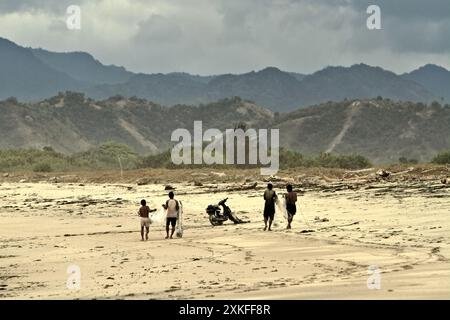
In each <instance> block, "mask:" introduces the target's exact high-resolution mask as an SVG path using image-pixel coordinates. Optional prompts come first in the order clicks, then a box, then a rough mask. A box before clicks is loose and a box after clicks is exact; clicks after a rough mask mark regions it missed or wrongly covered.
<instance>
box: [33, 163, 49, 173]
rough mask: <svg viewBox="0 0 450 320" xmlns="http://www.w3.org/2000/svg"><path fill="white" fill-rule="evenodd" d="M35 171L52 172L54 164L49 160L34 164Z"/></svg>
mask: <svg viewBox="0 0 450 320" xmlns="http://www.w3.org/2000/svg"><path fill="white" fill-rule="evenodd" d="M33 171H34V172H52V171H53V169H52V166H51V165H50V164H49V163H48V162H40V163H37V164H35V165H34V166H33Z"/></svg>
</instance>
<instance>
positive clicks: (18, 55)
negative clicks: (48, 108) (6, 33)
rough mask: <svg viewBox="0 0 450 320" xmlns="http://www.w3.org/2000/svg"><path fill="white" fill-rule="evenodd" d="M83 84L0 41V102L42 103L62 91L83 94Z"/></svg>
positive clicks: (7, 41) (12, 45) (25, 50)
mask: <svg viewBox="0 0 450 320" xmlns="http://www.w3.org/2000/svg"><path fill="white" fill-rule="evenodd" d="M84 89H85V84H84V83H83V82H80V81H77V80H76V79H74V78H72V77H70V76H69V75H67V74H66V73H64V72H60V71H57V70H55V69H53V68H51V67H49V66H48V65H46V64H45V63H43V62H42V61H41V60H40V59H38V58H36V57H35V56H34V55H33V53H32V52H31V51H30V50H28V49H25V48H23V47H20V46H18V45H16V44H15V43H13V42H11V41H9V40H6V39H3V38H0V99H5V98H8V97H17V98H19V99H22V100H32V99H44V98H46V97H49V96H52V95H55V94H57V93H58V92H59V91H64V90H84Z"/></svg>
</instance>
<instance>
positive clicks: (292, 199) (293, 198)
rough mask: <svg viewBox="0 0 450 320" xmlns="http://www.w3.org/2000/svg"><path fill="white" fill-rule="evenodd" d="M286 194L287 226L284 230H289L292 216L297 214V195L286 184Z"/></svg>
mask: <svg viewBox="0 0 450 320" xmlns="http://www.w3.org/2000/svg"><path fill="white" fill-rule="evenodd" d="M286 190H287V193H286V195H285V199H286V211H287V214H288V225H287V227H286V229H291V223H292V220H293V219H294V215H295V213H296V212H297V206H296V202H297V193H296V192H294V191H293V190H292V185H290V184H288V185H287V186H286Z"/></svg>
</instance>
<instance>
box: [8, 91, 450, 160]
mask: <svg viewBox="0 0 450 320" xmlns="http://www.w3.org/2000/svg"><path fill="white" fill-rule="evenodd" d="M0 112H1V116H0V135H1V137H2V139H0V149H5V148H42V147H44V146H52V147H53V148H54V149H55V150H57V151H61V152H64V153H74V152H78V151H84V150H88V149H90V148H92V147H95V146H98V145H99V144H102V143H105V142H109V141H116V142H119V143H124V144H127V145H128V146H130V147H131V148H133V149H134V150H136V151H138V152H140V153H142V154H149V153H158V152H163V151H166V150H168V149H169V148H170V146H171V145H173V143H172V142H171V141H170V137H171V133H172V131H173V130H175V129H177V128H186V129H188V130H190V131H191V132H192V130H193V124H194V121H195V120H201V121H203V127H204V130H206V129H207V128H218V129H220V130H224V129H228V128H235V127H237V126H242V125H243V124H245V126H246V127H253V128H279V129H280V143H281V145H282V146H283V147H285V148H288V149H292V150H296V151H299V152H301V153H303V154H317V153H319V152H332V153H338V154H339V153H340V154H352V153H357V154H361V155H364V156H366V157H368V158H370V159H371V160H372V161H373V162H375V163H386V162H391V163H393V162H397V161H398V159H399V158H400V157H406V158H408V159H415V160H418V161H429V160H430V159H431V158H432V157H433V156H434V155H436V154H437V153H438V152H440V151H442V150H445V149H448V148H450V107H443V106H441V105H440V104H438V103H434V104H431V105H425V104H423V103H413V102H395V101H393V100H390V99H389V100H388V99H380V98H378V99H364V100H349V101H343V102H329V103H324V104H321V105H316V106H311V107H307V108H301V109H298V110H296V111H292V112H287V113H275V112H272V111H270V110H268V109H266V108H262V107H260V106H258V105H256V104H254V103H252V102H248V101H245V100H242V99H240V98H233V99H224V100H221V101H218V102H215V103H211V104H207V105H204V106H200V107H194V106H185V105H178V106H174V107H162V106H160V105H157V104H155V103H153V102H149V101H147V100H144V99H138V98H131V99H127V98H123V97H112V98H109V99H106V100H101V101H97V100H93V99H90V98H86V97H84V95H83V94H80V93H70V92H68V93H65V94H60V95H58V96H55V97H52V98H49V99H46V100H43V101H41V102H39V103H33V104H30V103H18V102H17V101H16V100H14V99H8V100H5V101H1V102H0Z"/></svg>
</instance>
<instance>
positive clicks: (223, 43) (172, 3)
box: [0, 0, 450, 74]
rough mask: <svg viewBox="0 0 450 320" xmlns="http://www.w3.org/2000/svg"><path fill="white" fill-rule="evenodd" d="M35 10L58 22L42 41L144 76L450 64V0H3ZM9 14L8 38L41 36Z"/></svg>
mask: <svg viewBox="0 0 450 320" xmlns="http://www.w3.org/2000/svg"><path fill="white" fill-rule="evenodd" d="M69 4H79V5H81V7H82V10H83V11H82V14H83V30H82V31H81V32H80V33H79V34H77V35H75V34H70V37H71V38H70V41H63V42H60V41H58V36H59V35H60V34H61V36H63V33H64V32H65V31H64V28H60V27H61V17H59V16H58V15H57V14H55V13H56V12H58V13H60V12H64V11H65V8H66V7H67V5H69ZM112 4H116V6H114V5H112ZM370 4H377V5H379V6H380V7H381V10H382V27H383V30H376V31H370V30H368V29H367V28H366V19H367V17H368V15H367V13H366V9H367V7H368V6H369V5H370ZM152 8H154V10H153V9H152ZM36 11H39V12H40V13H41V14H42V13H45V12H48V15H49V16H50V17H53V20H55V21H54V22H52V23H49V24H47V25H46V26H45V28H47V29H46V30H42V31H47V36H45V33H44V32H41V34H42V37H41V38H40V39H39V46H40V47H44V48H46V47H47V48H49V49H53V50H58V51H69V50H73V51H75V50H87V51H89V52H90V53H92V54H93V55H95V56H96V57H98V58H99V59H100V60H103V61H105V62H106V63H114V64H118V65H124V66H125V67H128V68H129V69H131V70H133V71H140V72H171V71H187V72H192V73H200V74H211V73H223V72H234V73H236V72H245V71H250V70H255V69H261V68H264V67H266V66H269V65H273V66H276V67H280V68H282V69H286V70H292V71H299V72H313V71H315V70H318V69H321V68H323V67H325V66H327V65H339V64H343V65H348V64H353V63H359V62H366V63H371V64H377V65H380V66H382V67H385V68H388V69H394V70H396V71H409V70H404V69H405V68H410V67H411V66H413V67H417V66H418V64H424V63H439V62H442V61H445V66H447V67H448V66H449V62H448V58H447V59H445V57H448V54H449V52H450V41H448V40H447V39H449V38H450V0H429V1H422V0H334V1H330V0H190V1H185V0H114V1H112V0H99V1H94V0H78V1H75V0H71V1H65V0H63V1H56V0H49V1H44V0H36V1H1V2H0V16H1V15H2V14H5V12H18V13H21V12H31V13H33V12H36ZM2 20H3V19H2V18H1V17H0V36H4V37H8V35H11V40H13V41H14V40H16V39H14V36H15V35H17V34H19V35H20V40H21V41H24V42H25V43H27V41H28V42H29V43H30V42H31V43H36V42H37V40H36V39H35V38H34V39H33V38H32V35H33V34H34V35H35V34H36V31H35V29H36V27H34V28H33V27H31V26H30V27H29V28H33V29H30V32H27V29H26V28H27V26H22V25H21V26H20V30H19V31H20V32H18V31H17V29H16V31H15V32H8V31H7V30H11V26H13V25H14V24H13V22H11V21H10V22H9V24H8V25H5V27H4V28H2ZM5 23H6V22H5ZM18 23H19V22H18ZM41 24H43V23H42V21H41ZM7 27H9V29H8V28H7ZM22 28H23V29H22ZM43 28H44V27H43ZM58 30H60V32H59V31H58ZM105 31H106V32H105ZM28 34H30V35H28ZM27 37H28V38H27ZM63 43H64V45H63ZM19 44H20V42H19ZM63 46H64V47H63ZM60 47H61V48H60ZM408 59H410V60H408Z"/></svg>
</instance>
